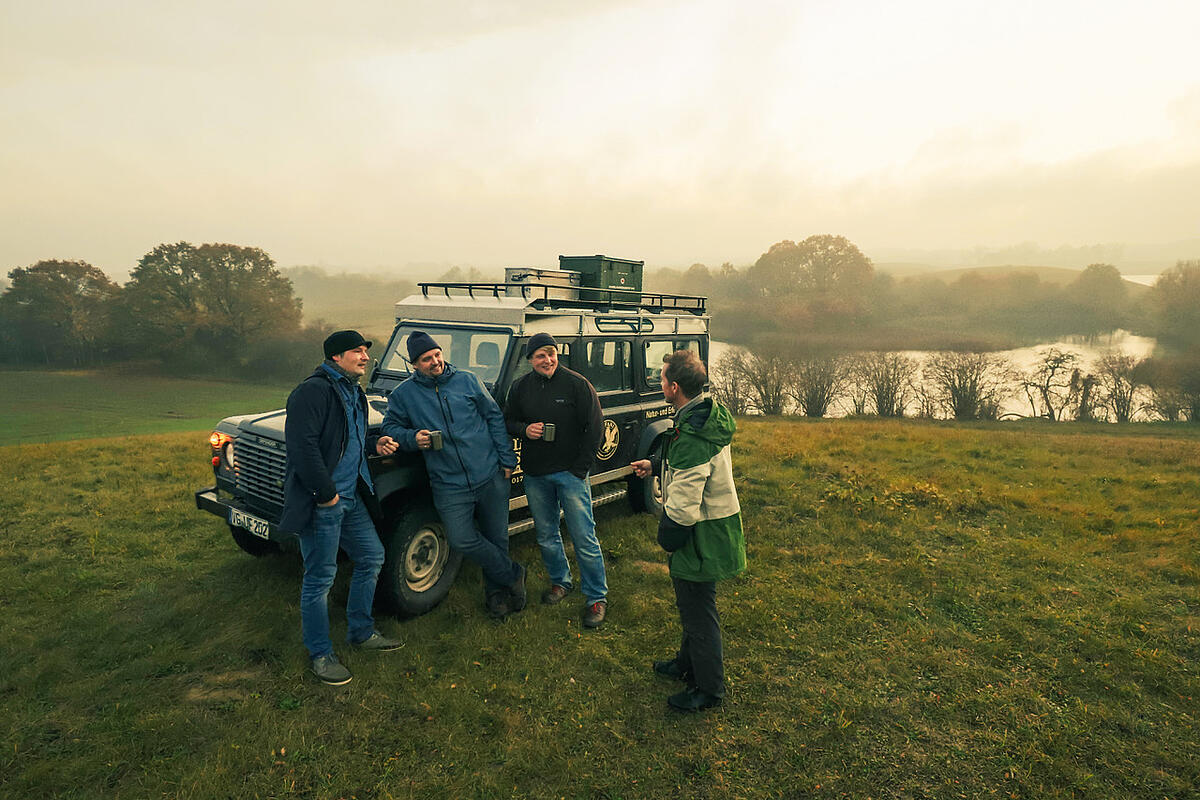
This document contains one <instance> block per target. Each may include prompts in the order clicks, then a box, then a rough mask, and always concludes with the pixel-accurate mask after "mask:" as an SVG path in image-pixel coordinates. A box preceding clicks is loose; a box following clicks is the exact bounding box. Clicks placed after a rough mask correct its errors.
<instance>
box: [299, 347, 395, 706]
mask: <svg viewBox="0 0 1200 800" xmlns="http://www.w3.org/2000/svg"><path fill="white" fill-rule="evenodd" d="M370 346H371V343H370V342H369V341H367V340H366V339H363V337H362V335H361V334H359V333H358V331H337V332H336V333H333V334H330V336H329V338H327V339H326V340H325V361H324V362H323V363H322V364H321V365H320V366H319V367H317V368H316V369H315V370H313V373H312V375H309V376H308V378H306V379H305V380H304V381H303V382H301V384H300V385H299V386H297V387H296V388H295V389H293V390H292V393H291V395H289V396H288V401H287V420H286V422H285V423H284V437H285V439H286V442H287V474H286V478H285V480H284V487H283V497H284V499H283V514H282V515H281V517H280V520H279V527H280V528H281V529H282V530H284V531H289V532H293V533H296V534H297V535H298V537H299V539H300V553H301V555H302V556H303V557H304V580H303V582H302V583H301V586H300V625H301V629H302V633H303V636H304V646H305V647H306V648H307V649H308V654H309V658H311V659H312V671H313V673H314V674H315V675H316V676H317V677H318V678H320V679H321V680H322V681H323V682H325V683H327V684H330V685H331V686H340V685H341V684H343V683H348V682H349V681H350V678H351V675H350V670H348V669H346V667H345V666H343V665H342V664H341V663H340V662H339V661H338V659H337V656H336V655H334V653H333V643H332V641H330V638H329V590H330V588H331V587H332V586H333V580H334V578H335V577H336V576H337V554H338V549H339V548H340V549H342V550H345V551H346V555H348V556H350V559H351V560H352V561H353V562H354V574H353V576H352V577H351V579H350V595H349V597H348V598H347V600H346V623H347V627H346V639H347V641H349V642H350V643H351V644H352V645H354V646H356V647H361V648H362V649H364V650H375V651H385V650H396V649H398V648H399V647H400V642H398V641H396V640H394V639H388V638H387V637H385V636H383V635H381V634H380V633H378V632H377V631H376V630H375V620H374V617H373V616H372V614H371V606H372V604H373V602H374V600H375V584H376V582H377V581H378V579H379V571H380V569H382V568H383V545H382V544H380V542H379V535H378V533H376V531H375V524H374V523H373V522H372V521H371V516H370V515H369V514H368V513H367V509H366V507H365V505H364V503H366V502H371V503H373V502H374V495H373V492H374V487H373V486H372V484H371V473H370V471H369V470H368V469H367V453H368V452H370V451H374V452H375V453H377V454H379V455H390V454H392V453H394V452H396V443H395V442H394V441H393V440H392V439H391V437H388V436H378V437H377V436H370V437H368V436H367V398H366V395H365V394H363V390H362V388H361V387H360V386H359V385H358V379H359V378H361V377H362V376H363V374H364V373H365V372H366V370H367V363H368V361H369V358H368V356H367V348H369V347H370Z"/></svg>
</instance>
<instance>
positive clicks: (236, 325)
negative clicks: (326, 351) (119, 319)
mask: <svg viewBox="0 0 1200 800" xmlns="http://www.w3.org/2000/svg"><path fill="white" fill-rule="evenodd" d="M125 301H126V302H125V303H124V308H123V311H124V314H125V315H126V320H127V323H128V325H129V327H130V329H131V330H132V338H133V340H134V342H135V343H137V344H138V345H140V346H141V347H143V348H145V349H146V350H147V351H149V352H151V353H154V354H157V355H159V356H161V357H164V358H171V357H179V356H182V355H185V354H186V355H189V356H191V357H194V358H198V359H220V360H230V359H232V360H235V361H238V362H239V363H245V362H248V361H249V360H250V359H251V358H252V356H251V355H249V353H250V352H251V350H252V347H253V344H254V342H255V341H256V340H258V339H260V338H265V337H267V336H272V337H279V336H281V335H282V336H286V335H289V334H291V333H294V332H295V331H296V330H298V328H299V325H300V301H299V300H298V299H297V298H296V296H295V294H294V293H293V291H292V283H291V281H289V280H288V279H287V278H285V277H283V276H282V275H280V274H279V270H277V269H276V268H275V262H274V261H273V260H272V259H271V257H270V256H269V255H267V254H266V253H265V252H264V251H262V250H260V249H258V248H257V247H240V246H238V245H232V244H203V245H200V246H199V247H196V246H194V245H191V244H188V243H187V242H179V243H177V244H163V245H159V246H158V247H156V248H154V250H152V251H150V252H149V253H147V254H146V255H144V256H142V258H141V260H140V261H138V265H137V268H136V269H134V271H133V274H132V275H131V276H130V280H129V282H128V283H127V284H126V285H125ZM239 351H242V352H245V353H247V355H245V356H239V355H238V353H239Z"/></svg>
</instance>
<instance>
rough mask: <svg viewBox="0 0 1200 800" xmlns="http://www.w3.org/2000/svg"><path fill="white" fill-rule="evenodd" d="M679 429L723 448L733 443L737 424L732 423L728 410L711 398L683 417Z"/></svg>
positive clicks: (704, 400) (698, 404) (707, 398)
mask: <svg viewBox="0 0 1200 800" xmlns="http://www.w3.org/2000/svg"><path fill="white" fill-rule="evenodd" d="M679 427H680V429H681V430H683V431H685V432H686V433H690V434H692V435H694V436H697V437H699V438H701V439H703V440H705V441H706V442H711V443H712V444H714V445H716V446H717V447H724V446H725V445H727V444H729V443H730V442H732V441H733V434H734V432H735V431H736V430H737V423H736V422H734V419H733V415H732V414H730V413H729V409H727V408H725V406H723V405H721V404H720V403H718V402H716V401H715V400H713V399H712V398H711V397H706V398H705V399H703V400H701V401H700V402H699V403H697V404H696V406H695V408H693V409H692V410H691V411H690V412H689V413H688V414H687V416H686V417H684V419H683V420H682V421H681V422H680V423H679Z"/></svg>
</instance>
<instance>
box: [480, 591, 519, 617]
mask: <svg viewBox="0 0 1200 800" xmlns="http://www.w3.org/2000/svg"><path fill="white" fill-rule="evenodd" d="M485 605H486V606H487V612H488V616H489V617H491V618H492V619H504V618H505V617H507V616H508V615H509V612H511V611H512V608H511V607H510V606H509V605H508V593H507V592H504V591H499V592H493V593H492V594H489V595H488V596H487V600H486V601H485Z"/></svg>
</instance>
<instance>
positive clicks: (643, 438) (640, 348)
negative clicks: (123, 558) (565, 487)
mask: <svg viewBox="0 0 1200 800" xmlns="http://www.w3.org/2000/svg"><path fill="white" fill-rule="evenodd" d="M642 265H643V262H640V261H628V260H625V259H616V258H608V257H606V256H600V255H597V256H559V268H558V269H534V268H509V269H507V270H505V280H504V282H503V283H478V282H469V283H421V284H418V287H419V289H420V291H419V293H417V294H414V295H411V296H409V297H406V298H404V299H403V300H401V301H400V302H398V303H396V305H395V312H396V313H395V318H396V326H395V329H394V330H393V331H392V335H391V337H390V339H389V341H388V343H387V347H386V348H385V349H383V351H382V353H381V355H380V357H379V358H378V359H377V360H376V362H375V363H374V365H373V367H372V369H371V371H370V373H369V378H368V384H367V387H366V392H367V401H368V408H369V411H370V419H369V426H370V428H371V430H373V431H377V430H378V428H379V426H380V425H381V424H382V422H383V415H384V413H385V412H386V410H387V395H388V392H390V391H391V390H392V388H393V387H395V386H396V385H398V384H399V383H400V382H401V381H403V380H405V379H406V378H408V376H409V374H410V370H411V365H410V364H409V362H408V360H407V357H406V355H407V348H406V342H407V339H408V336H409V334H410V333H412V332H413V331H415V330H423V331H426V332H427V333H429V334H430V335H431V336H432V337H433V338H434V339H435V340H436V341H437V342H438V343H439V344H440V345H441V346H442V350H443V353H444V356H445V358H446V360H447V361H448V362H450V363H451V364H453V365H455V366H456V367H459V368H463V369H467V370H469V371H471V372H474V373H475V374H476V375H478V376H479V377H480V379H481V380H482V381H483V382H484V383H485V384H486V386H487V388H488V390H489V391H491V392H492V395H493V396H494V397H495V398H496V400H497V402H499V403H500V405H501V406H503V405H504V400H505V398H506V397H507V394H508V388H509V387H510V386H511V385H512V383H513V381H515V380H516V379H517V378H519V377H521V376H522V375H524V374H525V373H527V372H528V371H529V370H530V365H529V362H528V361H527V360H526V359H525V345H526V343H527V342H528V341H529V337H530V336H531V335H532V334H534V333H538V332H546V333H549V334H551V335H553V336H554V338H555V339H556V340H557V341H558V343H559V349H560V353H559V363H560V364H563V365H564V366H567V367H570V368H571V369H573V370H575V371H576V372H579V373H581V374H582V375H584V376H585V377H587V379H588V380H590V381H591V382H592V385H593V386H595V388H596V393H597V394H598V395H599V397H600V405H601V406H602V408H603V410H604V438H603V440H602V443H601V445H600V448H599V449H598V450H597V452H596V455H595V460H594V462H593V466H592V470H591V477H590V480H591V483H592V496H593V505H602V504H605V503H609V502H612V501H614V500H619V499H621V498H624V497H628V498H629V500H630V503H631V504H632V506H633V508H634V509H635V510H638V511H650V512H657V511H658V509H660V508H661V492H660V490H659V487H658V486H657V483H656V482H655V481H654V480H653V479H646V480H640V479H638V478H636V477H635V476H633V474H632V470H631V469H630V467H629V463H630V462H631V461H633V460H635V459H638V458H643V457H645V456H646V454H648V453H649V452H651V450H652V449H653V448H654V447H655V443H656V440H657V438H658V437H660V436H662V435H663V434H664V433H665V432H666V431H667V430H668V429H669V427H670V425H671V409H670V406H668V405H667V403H666V401H665V400H664V399H663V394H662V389H661V387H660V384H659V372H660V370H661V368H662V360H663V356H664V355H666V354H667V353H670V352H672V351H674V350H680V349H691V350H694V351H696V352H697V353H698V354H699V356H700V358H701V359H702V360H703V361H704V362H705V363H706V364H707V362H708V346H709V338H708V337H709V334H708V331H709V317H708V315H707V312H706V302H705V298H703V297H697V296H692V295H675V294H656V293H652V292H645V291H642V285H641V284H642V280H641V277H642V276H641V270H642ZM285 416H286V412H285V411H284V410H282V409H281V410H276V411H270V412H266V413H259V414H245V415H241V416H234V417H228V418H226V419H224V420H222V421H221V422H220V423H219V424H218V425H217V427H216V430H214V431H213V433H212V436H211V437H210V440H209V441H210V444H211V446H212V464H213V474H214V477H215V484H214V485H213V486H210V487H207V488H204V489H201V490H200V491H197V492H196V506H197V508H199V509H202V510H204V511H208V512H210V513H212V514H215V515H217V516H219V517H221V518H222V519H223V520H224V521H225V522H226V524H227V525H228V526H229V529H230V531H231V532H232V534H233V540H234V541H235V542H236V543H237V545H238V546H239V547H241V548H242V549H243V550H245V551H246V552H248V553H250V554H252V555H256V556H261V555H266V554H268V553H272V552H277V551H279V550H281V549H291V550H295V549H298V542H297V538H296V536H295V535H293V534H289V533H284V532H282V531H280V530H279V529H278V527H277V524H278V521H279V515H280V511H281V510H282V507H283V481H284V474H285V470H286V448H285V446H284V440H283V439H284V434H283V431H284V418H285ZM513 446H514V448H515V449H516V451H517V455H518V457H519V456H520V453H521V442H520V440H516V439H515V440H514V441H513ZM367 463H368V467H369V469H370V470H371V476H372V479H373V481H374V483H375V490H376V494H377V497H378V499H379V505H380V508H381V513H382V517H381V518H378V519H376V520H375V525H376V528H377V530H378V532H379V538H380V540H381V541H382V543H383V546H384V549H385V552H386V561H385V563H384V567H383V572H382V573H381V574H380V580H379V585H378V588H377V591H376V598H377V600H378V601H379V603H380V604H381V605H382V606H386V607H387V608H389V609H390V610H391V611H393V612H395V613H397V614H398V615H401V616H414V615H417V614H422V613H424V612H426V611H429V610H430V609H432V608H433V607H435V606H436V605H437V604H438V603H440V602H441V601H442V599H443V598H445V596H446V593H447V592H449V590H450V585H451V584H452V583H453V582H454V578H455V576H456V575H457V574H458V570H459V566H460V564H461V561H462V557H461V555H459V554H458V553H456V552H454V551H453V550H452V549H451V548H450V547H449V545H448V543H447V540H446V535H445V532H444V530H443V528H442V524H441V520H440V519H439V518H438V515H437V512H436V511H435V510H434V507H433V502H432V496H431V491H430V487H429V479H428V477H427V475H426V473H425V467H424V462H423V461H422V457H421V454H420V453H408V452H403V451H400V452H397V453H395V454H393V455H390V456H376V455H371V456H370V457H369V458H368V460H367ZM509 519H510V522H509V533H510V535H511V534H515V533H519V532H522V531H526V530H529V529H531V528H532V527H533V520H532V519H531V518H530V516H529V511H528V504H527V502H526V499H525V491H524V475H523V473H522V472H521V467H520V464H518V465H517V468H516V470H515V471H514V473H513V475H512V489H511V498H510V500H509Z"/></svg>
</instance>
